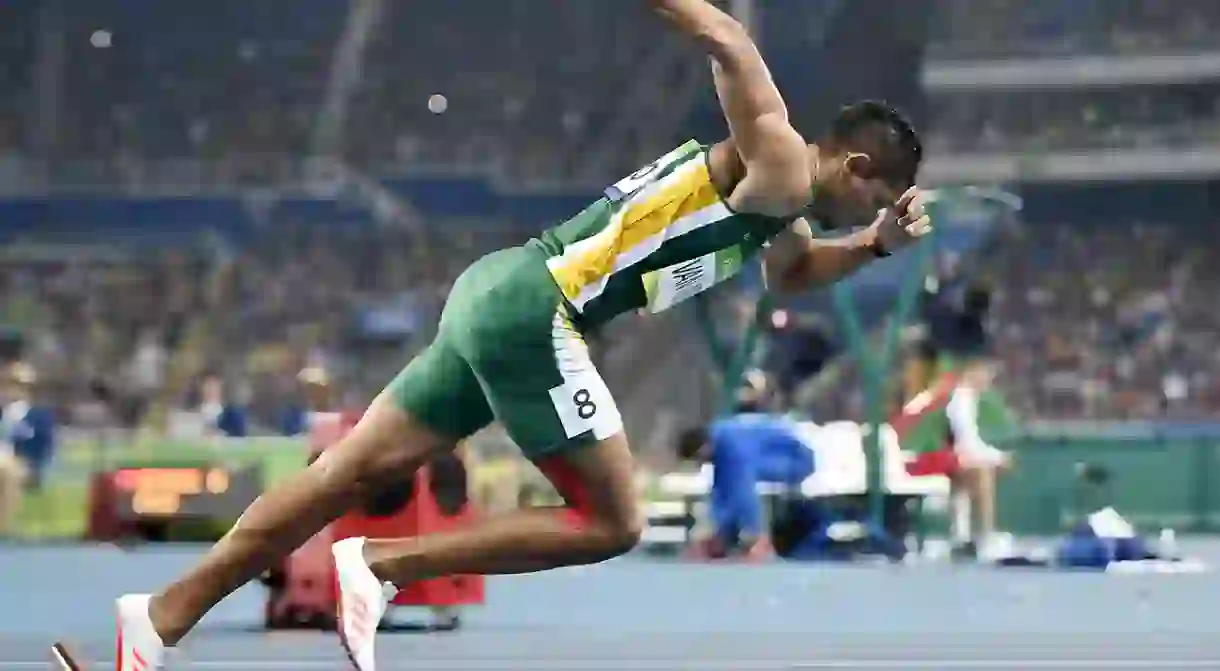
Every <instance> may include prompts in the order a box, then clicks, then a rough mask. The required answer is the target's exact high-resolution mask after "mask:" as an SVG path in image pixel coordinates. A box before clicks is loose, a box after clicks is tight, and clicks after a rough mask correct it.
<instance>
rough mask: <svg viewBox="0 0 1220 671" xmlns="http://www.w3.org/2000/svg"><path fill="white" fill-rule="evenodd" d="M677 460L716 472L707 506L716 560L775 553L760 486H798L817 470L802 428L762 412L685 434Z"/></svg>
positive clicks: (709, 551)
mask: <svg viewBox="0 0 1220 671" xmlns="http://www.w3.org/2000/svg"><path fill="white" fill-rule="evenodd" d="M678 455H679V456H680V457H681V458H682V459H684V460H689V461H696V462H700V463H709V464H711V465H712V467H713V475H712V487H711V493H710V496H709V501H708V503H709V507H710V515H711V521H712V525H713V527H714V532H713V535H712V537H711V538H710V539H708V540H707V541H705V542H704V549H705V550H706V552H707V554H708V555H709V556H712V557H717V556H725V555H727V554H729V553H733V552H741V553H743V554H745V555H746V556H751V557H757V556H761V555H767V554H770V552H771V550H770V540H769V538H768V534H767V532H766V529H765V528H764V524H765V520H764V519H763V518H764V515H763V506H762V501H761V500H760V499H759V496H758V493H757V485H758V484H759V483H776V484H782V485H789V486H799V485H800V483H801V482H802V481H804V480H805V478H807V477H809V476H810V475H811V474H813V470H814V458H813V450H812V449H811V447H810V446H809V445H808V443H807V442H806V441H805V440H802V438H801V432H800V430H799V425H798V423H797V422H796V421H794V420H792V419H788V418H785V417H776V416H773V415H766V414H761V413H745V414H738V415H733V416H730V417H726V418H723V419H719V420H716V421H715V422H712V424H711V426H709V427H707V428H696V429H691V430H689V431H686V432H685V433H683V435H682V436H681V438H680V439H679V441H678Z"/></svg>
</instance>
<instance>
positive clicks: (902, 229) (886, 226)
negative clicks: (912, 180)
mask: <svg viewBox="0 0 1220 671" xmlns="http://www.w3.org/2000/svg"><path fill="white" fill-rule="evenodd" d="M927 204H928V195H927V193H926V192H924V191H923V190H922V189H920V188H919V187H918V186H912V187H911V188H909V189H907V190H906V193H904V194H902V196H901V197H899V198H898V200H897V202H895V203H894V205H893V207H887V208H886V209H884V210H881V211H880V212H878V213H877V219H876V220H875V221H873V224H872V226H871V228H872V229H873V232H874V234H875V235H876V238H875V240H876V245H877V246H878V248H879V249H880V251H881V252H882V253H884V254H887V255H888V254H893V253H894V252H896V251H898V250H900V249H902V248H904V247H906V246H907V245H909V244H911V243H912V242H914V241H915V240H917V239H919V238H921V237H923V236H925V235H927V234H928V233H931V232H932V217H931V216H929V215H928V212H927Z"/></svg>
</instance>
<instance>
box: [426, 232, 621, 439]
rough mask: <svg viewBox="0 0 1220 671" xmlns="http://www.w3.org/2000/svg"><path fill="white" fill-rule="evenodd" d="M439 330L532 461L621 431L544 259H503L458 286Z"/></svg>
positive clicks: (532, 255)
mask: <svg viewBox="0 0 1220 671" xmlns="http://www.w3.org/2000/svg"><path fill="white" fill-rule="evenodd" d="M453 291H454V294H455V295H460V296H461V299H460V300H454V299H452V298H451V300H450V303H449V305H448V306H447V307H446V311H445V315H444V317H443V318H442V321H441V333H442V335H443V336H444V337H445V338H446V339H448V340H449V341H450V342H451V343H453V345H454V347H455V349H456V351H458V352H459V353H460V354H461V356H462V358H463V360H464V361H465V362H466V363H467V364H468V365H469V366H470V369H471V371H472V372H473V374H474V376H475V378H476V379H477V380H478V384H479V387H480V389H481V390H482V393H483V396H484V398H485V399H486V401H487V405H488V407H489V408H490V410H491V412H492V413H493V414H494V416H495V418H496V420H498V421H499V422H500V423H501V424H502V425H503V426H504V428H505V430H506V431H507V432H508V434H509V436H510V437H511V438H512V439H513V441H514V442H515V443H516V444H517V445H518V446H519V447H520V448H521V450H522V451H523V452H524V453H525V455H526V456H527V457H529V458H531V459H538V458H540V457H543V456H545V455H548V454H554V453H561V452H566V451H568V450H572V449H576V448H580V447H586V446H590V445H593V444H596V443H597V442H598V441H602V440H606V439H609V438H611V437H613V436H616V435H618V434H620V433H621V432H622V419H621V417H620V415H619V412H618V408H617V407H616V406H615V403H614V398H613V396H611V394H610V391H609V389H608V388H607V387H606V384H605V382H604V381H603V380H602V378H601V375H600V374H599V373H598V371H597V368H596V367H595V366H594V365H593V361H592V359H591V358H590V357H589V350H588V347H587V345H586V344H585V340H584V336H583V334H582V333H581V332H580V330H579V329H578V328H577V327H576V326H575V324H574V323H573V322H572V321H571V320H570V319H569V318H568V317H567V316H566V312H565V308H564V302H563V299H562V296H561V294H560V292H559V288H558V287H557V286H556V285H555V283H554V280H553V279H552V278H551V276H550V273H549V272H548V271H547V270H546V265H545V257H544V256H543V255H542V254H541V252H538V251H536V250H533V249H531V248H515V249H510V250H504V251H501V252H497V254H496V255H493V256H491V257H487V258H485V259H484V260H483V261H480V262H479V263H478V264H476V266H475V267H472V268H471V270H470V271H468V272H467V273H466V274H465V275H464V276H463V277H462V278H461V279H459V280H458V282H457V283H456V284H455V286H454V290H453Z"/></svg>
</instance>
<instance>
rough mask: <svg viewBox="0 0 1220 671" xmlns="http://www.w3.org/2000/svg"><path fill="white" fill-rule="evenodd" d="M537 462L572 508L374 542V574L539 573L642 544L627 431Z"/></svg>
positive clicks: (398, 579)
mask: <svg viewBox="0 0 1220 671" xmlns="http://www.w3.org/2000/svg"><path fill="white" fill-rule="evenodd" d="M537 463H538V466H539V468H540V469H541V470H542V472H543V474H544V475H546V476H547V478H548V479H550V480H551V482H552V483H553V484H554V485H555V488H556V490H558V491H559V493H560V494H561V495H562V496H563V498H564V501H565V504H566V505H564V506H562V507H540V508H526V509H522V510H516V511H513V512H510V513H507V514H504V515H497V516H494V517H490V518H487V519H484V520H482V521H480V522H477V523H475V524H474V525H471V526H468V527H464V528H461V529H458V530H455V531H451V532H447V533H437V534H430V535H427V536H420V537H417V538H407V539H396V540H384V541H379V540H370V541H368V544H367V545H366V546H365V558H366V559H367V561H368V563H369V566H370V568H372V570H373V574H374V575H376V576H377V577H378V578H379V579H380V580H383V581H386V582H391V583H394V584H395V585H406V584H408V583H410V582H412V581H416V580H423V579H427V578H433V577H437V576H444V575H451V574H458V573H476V574H509V573H532V572H535V571H544V570H547V569H552V568H557V567H561V566H571V565H574V564H592V563H596V562H600V561H604V560H606V559H611V558H613V557H616V556H618V555H620V554H623V553H624V552H627V551H628V550H630V549H631V548H632V547H634V546H635V544H636V543H637V542H638V541H639V538H640V533H641V531H642V526H641V525H642V520H641V517H640V514H639V508H638V502H637V500H636V491H635V482H634V477H635V462H634V459H633V458H632V456H631V451H630V450H629V449H628V447H627V439H626V437H625V436H624V435H623V433H622V432H619V433H618V434H616V435H614V436H611V437H609V438H607V439H605V440H600V441H597V442H596V443H594V444H592V445H588V446H584V447H581V448H579V449H575V450H572V451H570V452H563V453H560V454H557V455H554V456H549V457H544V458H541V459H538V460H537Z"/></svg>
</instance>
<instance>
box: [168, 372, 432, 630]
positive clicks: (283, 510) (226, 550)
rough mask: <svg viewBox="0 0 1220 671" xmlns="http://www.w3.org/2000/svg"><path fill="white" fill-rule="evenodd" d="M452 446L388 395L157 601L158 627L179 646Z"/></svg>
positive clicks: (254, 506)
mask: <svg viewBox="0 0 1220 671" xmlns="http://www.w3.org/2000/svg"><path fill="white" fill-rule="evenodd" d="M452 445H453V441H452V439H448V438H444V437H441V436H439V435H437V434H436V433H434V432H433V431H431V430H430V429H428V428H425V427H424V426H422V425H420V424H419V423H418V422H415V421H414V420H413V419H412V418H411V417H410V415H408V414H407V413H405V412H403V411H402V410H401V409H399V407H398V405H397V403H395V402H393V401H391V400H389V399H388V398H387V397H386V396H385V395H384V394H383V395H382V396H379V397H378V398H377V399H376V400H374V402H373V403H372V405H371V406H370V408H369V409H368V412H367V413H365V415H364V417H363V419H361V421H360V423H359V424H357V425H356V427H355V428H353V429H352V431H351V433H349V434H348V435H347V436H345V437H344V438H343V439H342V440H341V441H340V442H339V443H338V444H337V445H336V446H334V447H333V448H331V449H328V450H326V451H325V452H324V453H323V454H322V455H321V456H320V457H319V458H318V460H317V461H315V462H314V463H313V464H312V465H311V466H310V467H309V468H307V469H305V470H304V471H302V472H300V473H298V474H297V475H295V476H294V477H293V478H292V479H290V480H288V481H287V482H285V483H284V484H282V485H279V486H277V487H275V488H273V489H271V490H270V491H268V492H267V493H265V494H263V495H262V496H260V497H259V498H258V500H256V501H255V502H254V503H253V504H252V505H251V506H250V507H249V508H248V509H247V510H246V512H245V513H244V514H243V515H242V517H241V519H240V521H239V522H238V523H237V524H236V525H235V526H234V527H233V529H232V530H231V531H230V532H229V533H228V534H226V535H225V537H224V538H223V539H221V541H220V542H218V543H217V544H216V545H215V546H213V547H212V548H211V550H209V551H208V553H207V554H206V555H205V556H204V557H203V560H202V561H201V562H199V564H197V565H196V566H195V567H194V568H193V569H191V570H190V571H189V572H188V573H187V574H186V575H184V576H182V577H181V578H179V579H178V580H176V581H174V582H173V583H171V584H170V585H169V586H168V587H166V588H165V589H163V590H162V591H160V592H158V593H157V594H155V595H153V597H152V599H151V600H150V602H149V616H150V618H151V619H152V624H153V626H154V628H155V629H156V630H157V632H158V634H160V636H161V639H162V641H163V642H164V643H165V644H166V645H174V644H176V643H177V642H178V641H179V640H180V639H181V638H182V637H183V636H185V635H186V633H187V632H188V631H190V629H191V628H192V627H194V626H195V624H196V623H198V622H199V620H200V619H202V617H203V616H204V615H205V614H206V613H207V612H208V610H210V609H211V608H212V607H213V606H215V605H216V604H217V603H219V602H220V601H221V600H222V599H223V598H225V597H226V596H228V595H229V594H231V593H232V592H234V591H235V590H237V589H238V588H239V587H241V586H242V585H245V584H246V583H247V582H249V581H250V580H253V579H254V578H256V577H257V576H258V575H259V574H260V573H262V572H263V571H264V570H266V569H267V568H268V567H269V566H271V565H272V564H273V563H275V562H276V561H279V560H280V559H282V558H284V557H285V556H287V555H288V554H289V553H291V552H292V551H293V550H295V549H296V548H297V547H299V546H300V545H301V544H302V543H304V542H305V541H306V540H308V539H309V538H310V537H312V536H313V535H314V534H316V533H318V532H319V531H321V530H322V528H323V527H325V526H326V525H327V524H329V523H331V522H332V521H334V520H335V519H336V518H337V517H339V516H340V515H342V514H343V513H344V512H346V511H347V510H349V509H351V508H352V507H354V506H355V505H357V504H358V503H359V502H360V501H361V500H364V498H365V497H367V496H368V495H369V493H370V492H372V491H376V490H377V489H378V488H380V487H381V486H383V485H385V484H388V483H391V482H393V481H395V480H398V479H401V478H402V476H403V474H404V473H410V472H412V471H414V470H415V469H416V468H418V467H419V466H420V465H421V464H423V463H424V462H425V461H426V460H427V459H429V458H430V457H431V456H433V455H434V454H435V453H436V452H437V451H438V450H441V449H445V448H448V447H450V446H452Z"/></svg>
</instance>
